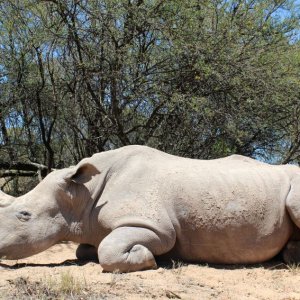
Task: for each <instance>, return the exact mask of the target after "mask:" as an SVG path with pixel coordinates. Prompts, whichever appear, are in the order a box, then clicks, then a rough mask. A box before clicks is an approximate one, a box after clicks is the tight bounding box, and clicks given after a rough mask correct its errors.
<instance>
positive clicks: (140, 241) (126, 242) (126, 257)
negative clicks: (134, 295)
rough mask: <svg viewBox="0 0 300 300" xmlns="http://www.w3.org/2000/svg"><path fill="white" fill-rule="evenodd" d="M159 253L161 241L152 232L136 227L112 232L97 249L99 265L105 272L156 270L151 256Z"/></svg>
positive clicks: (121, 228) (122, 228)
mask: <svg viewBox="0 0 300 300" xmlns="http://www.w3.org/2000/svg"><path fill="white" fill-rule="evenodd" d="M160 251H161V241H160V239H159V237H158V236H157V235H156V233H154V232H153V231H151V230H149V229H146V228H138V227H120V228H117V229H115V230H113V231H112V232H111V233H110V234H109V235H108V236H107V237H106V238H105V239H103V241H102V242H101V243H100V245H99V248H98V257H99V263H100V265H101V266H102V268H103V271H106V272H113V271H118V272H134V271H141V270H147V269H156V268H157V265H156V261H155V258H154V255H153V252H154V254H156V253H157V252H160Z"/></svg>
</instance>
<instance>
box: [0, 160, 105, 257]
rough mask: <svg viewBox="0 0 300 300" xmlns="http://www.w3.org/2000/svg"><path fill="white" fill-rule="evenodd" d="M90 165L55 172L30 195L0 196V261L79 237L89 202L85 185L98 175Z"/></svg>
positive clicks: (88, 194) (28, 254)
mask: <svg viewBox="0 0 300 300" xmlns="http://www.w3.org/2000/svg"><path fill="white" fill-rule="evenodd" d="M98 173H99V172H98V170H97V169H96V168H95V167H94V166H92V165H90V164H81V165H80V166H77V167H71V168H66V169H62V170H57V171H54V172H52V173H50V174H49V175H47V177H46V178H45V179H44V180H43V181H42V182H40V183H39V184H38V185H37V186H36V187H35V188H34V189H33V190H32V191H30V192H29V193H27V194H25V195H23V196H20V197H17V198H14V197H11V196H9V195H6V194H4V193H3V192H1V193H0V257H5V258H7V259H20V258H24V257H28V256H31V255H34V254H36V253H39V252H41V251H43V250H46V249H47V248H49V247H50V246H52V245H54V244H56V243H57V242H60V241H63V240H72V238H73V236H72V235H76V234H77V236H80V234H81V232H80V231H81V230H83V228H82V226H81V224H82V218H83V217H84V214H85V208H86V206H87V205H88V203H89V200H90V199H91V195H90V192H89V190H88V188H87V187H86V186H85V183H87V182H88V181H90V180H91V178H92V177H93V176H94V175H96V174H98ZM74 239H75V240H76V238H74Z"/></svg>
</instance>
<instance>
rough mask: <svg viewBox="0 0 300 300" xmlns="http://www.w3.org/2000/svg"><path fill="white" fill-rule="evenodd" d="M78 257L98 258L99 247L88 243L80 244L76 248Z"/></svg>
mask: <svg viewBox="0 0 300 300" xmlns="http://www.w3.org/2000/svg"><path fill="white" fill-rule="evenodd" d="M76 257H77V258H78V259H79V260H96V261H97V260H98V254H97V249H96V248H95V247H94V246H91V245H88V244H80V245H79V246H78V248H77V250H76Z"/></svg>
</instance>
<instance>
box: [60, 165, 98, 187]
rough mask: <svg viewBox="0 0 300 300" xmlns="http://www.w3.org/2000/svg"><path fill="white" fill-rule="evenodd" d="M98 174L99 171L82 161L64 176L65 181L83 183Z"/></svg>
mask: <svg viewBox="0 0 300 300" xmlns="http://www.w3.org/2000/svg"><path fill="white" fill-rule="evenodd" d="M97 174H100V171H99V170H98V169H97V168H96V167H95V166H94V165H92V164H90V163H84V164H82V165H80V166H78V167H74V168H73V170H72V171H71V172H70V173H68V175H67V176H66V177H65V179H66V181H72V182H75V183H78V184H84V183H86V182H88V181H90V180H91V179H92V177H93V176H95V175H97Z"/></svg>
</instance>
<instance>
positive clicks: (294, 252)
mask: <svg viewBox="0 0 300 300" xmlns="http://www.w3.org/2000/svg"><path fill="white" fill-rule="evenodd" d="M282 256H283V260H284V262H285V263H287V264H294V263H296V264H299V263H300V241H290V242H288V243H287V245H286V246H285V248H284V249H283V251H282Z"/></svg>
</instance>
